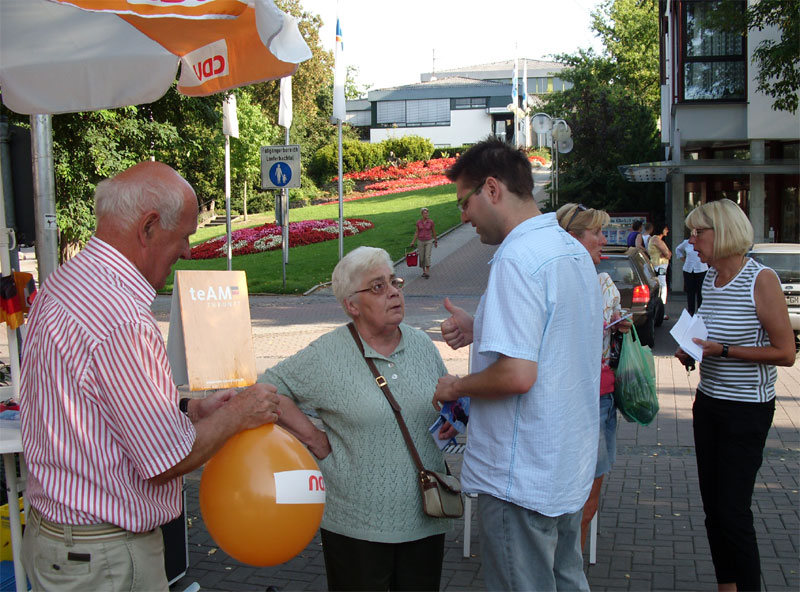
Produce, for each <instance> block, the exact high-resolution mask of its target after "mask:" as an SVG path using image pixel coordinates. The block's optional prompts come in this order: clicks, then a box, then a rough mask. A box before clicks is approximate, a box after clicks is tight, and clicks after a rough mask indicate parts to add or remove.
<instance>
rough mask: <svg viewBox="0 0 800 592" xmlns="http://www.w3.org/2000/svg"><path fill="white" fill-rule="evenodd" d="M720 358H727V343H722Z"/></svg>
mask: <svg viewBox="0 0 800 592" xmlns="http://www.w3.org/2000/svg"><path fill="white" fill-rule="evenodd" d="M720 356H722V357H723V358H727V357H728V344H727V343H723V344H722V353H721V354H720Z"/></svg>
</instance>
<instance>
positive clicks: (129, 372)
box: [20, 161, 279, 592]
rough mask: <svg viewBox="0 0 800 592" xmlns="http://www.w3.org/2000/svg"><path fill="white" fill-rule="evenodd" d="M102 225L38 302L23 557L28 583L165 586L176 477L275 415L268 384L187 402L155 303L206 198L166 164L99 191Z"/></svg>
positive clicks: (132, 171) (25, 422) (30, 360)
mask: <svg viewBox="0 0 800 592" xmlns="http://www.w3.org/2000/svg"><path fill="white" fill-rule="evenodd" d="M95 213H96V216H97V230H96V232H95V235H94V236H93V237H92V238H91V239H90V240H89V242H88V244H87V245H86V247H85V248H84V249H83V251H81V252H80V253H78V255H77V256H75V257H73V258H72V259H70V260H69V261H67V262H66V263H65V264H64V265H62V266H60V267H59V268H58V269H56V270H55V271H54V272H53V273H52V274H51V275H50V276H48V278H47V281H46V282H44V284H43V285H42V287H41V288H40V290H39V293H38V295H37V297H36V300H35V301H34V304H33V309H32V311H31V315H30V320H29V324H28V332H27V337H26V339H25V346H24V349H23V356H22V382H21V397H20V401H21V402H20V428H21V432H22V443H23V446H24V448H25V461H26V462H27V465H28V469H29V478H28V487H27V490H26V496H27V498H28V500H29V502H30V506H31V509H30V512H29V515H28V520H27V526H26V528H25V535H24V537H23V544H22V561H23V565H24V566H25V571H26V572H27V574H28V578H29V579H30V582H31V586H32V589H33V590H112V589H113V590H140V591H148V592H149V591H152V590H163V591H166V590H168V584H167V576H166V573H165V570H164V546H163V540H162V536H161V530H160V528H159V526H160V525H162V524H165V523H167V522H169V521H170V520H172V519H174V518H176V517H177V516H178V515H179V514H180V513H181V505H182V504H181V499H182V496H181V485H182V484H181V480H180V479H179V477H180V476H181V475H185V474H186V473H189V472H190V471H193V470H195V469H196V468H198V467H200V466H201V465H202V464H203V463H205V462H206V461H207V460H208V459H209V458H211V456H212V455H213V454H214V453H215V452H216V451H217V450H218V449H219V448H220V447H221V446H222V445H223V444H224V443H225V441H226V440H227V439H228V438H230V437H231V436H233V435H234V434H236V433H238V432H240V431H242V430H246V429H250V428H255V427H258V426H259V425H261V424H264V423H269V422H274V421H276V420H277V418H278V413H279V411H278V397H277V394H276V393H275V388H274V387H272V386H270V385H263V384H262V385H255V386H252V387H250V388H248V389H246V390H244V391H242V392H241V393H239V394H238V395H234V391H232V390H228V391H219V392H217V393H215V394H212V395H210V396H209V397H207V398H205V399H181V400H180V402H179V395H178V389H177V388H176V387H175V384H174V382H173V379H172V372H171V370H170V366H169V362H168V360H167V350H166V347H165V346H164V340H163V338H162V336H161V331H160V330H159V328H158V325H157V324H156V320H155V318H154V317H153V314H152V312H151V311H150V305H151V304H152V302H153V300H154V299H155V296H156V290H160V289H161V288H163V287H164V283H165V281H166V279H167V276H168V275H169V273H170V270H171V267H172V265H173V264H174V263H175V261H177V260H178V259H179V258H185V259H188V258H189V256H190V250H189V236H191V235H192V234H194V232H195V229H196V228H197V197H196V196H195V192H194V191H193V190H192V188H191V186H190V185H189V183H187V182H186V180H185V179H183V177H181V176H180V175H179V174H178V173H177V172H175V171H174V170H173V169H171V168H170V167H169V166H167V165H165V164H162V163H160V162H151V161H146V162H142V163H139V164H137V165H135V166H133V167H131V168H129V169H128V170H126V171H123V172H122V173H120V174H118V175H117V176H115V177H113V178H112V179H107V180H105V181H102V182H101V183H99V184H98V185H97V189H96V191H95Z"/></svg>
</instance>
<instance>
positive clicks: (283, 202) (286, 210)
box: [281, 127, 289, 288]
mask: <svg viewBox="0 0 800 592" xmlns="http://www.w3.org/2000/svg"><path fill="white" fill-rule="evenodd" d="M285 144H286V145H287V146H288V145H289V128H288V127H287V128H286V142H285ZM281 193H283V199H282V200H281V207H282V208H283V212H282V213H283V226H282V227H281V234H282V242H283V249H282V250H283V287H284V288H286V264H287V263H289V189H287V188H284V189H281Z"/></svg>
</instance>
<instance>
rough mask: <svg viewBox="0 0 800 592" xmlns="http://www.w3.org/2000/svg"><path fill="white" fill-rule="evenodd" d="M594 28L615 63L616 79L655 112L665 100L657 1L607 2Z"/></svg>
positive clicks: (594, 15) (595, 18) (596, 16)
mask: <svg viewBox="0 0 800 592" xmlns="http://www.w3.org/2000/svg"><path fill="white" fill-rule="evenodd" d="M592 28H593V29H594V31H595V33H596V35H597V36H598V37H600V39H601V40H602V42H603V45H604V47H605V51H606V53H607V54H608V56H609V57H610V59H611V60H612V61H613V64H614V66H615V68H614V79H615V80H616V82H617V84H621V85H623V86H624V87H625V88H627V89H628V90H629V91H630V92H631V94H632V96H634V97H636V98H638V99H639V100H641V101H642V102H644V103H645V104H646V105H648V106H649V107H650V108H651V109H653V110H657V109H658V108H659V105H660V100H661V86H660V82H659V65H658V64H659V62H658V60H659V45H658V40H659V31H658V2H657V0H605V1H604V2H602V3H601V4H600V6H598V8H597V9H596V10H595V11H594V12H593V13H592Z"/></svg>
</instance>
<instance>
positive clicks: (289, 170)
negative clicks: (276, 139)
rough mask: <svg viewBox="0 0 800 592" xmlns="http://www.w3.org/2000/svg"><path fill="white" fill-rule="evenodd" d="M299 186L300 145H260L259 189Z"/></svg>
mask: <svg viewBox="0 0 800 592" xmlns="http://www.w3.org/2000/svg"><path fill="white" fill-rule="evenodd" d="M292 187H300V146H299V145H298V144H287V145H280V146H262V147H261V189H284V188H286V189H289V188H292Z"/></svg>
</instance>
